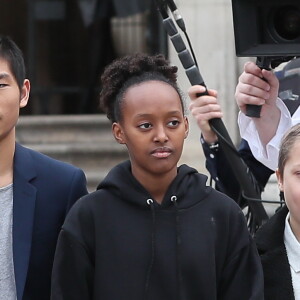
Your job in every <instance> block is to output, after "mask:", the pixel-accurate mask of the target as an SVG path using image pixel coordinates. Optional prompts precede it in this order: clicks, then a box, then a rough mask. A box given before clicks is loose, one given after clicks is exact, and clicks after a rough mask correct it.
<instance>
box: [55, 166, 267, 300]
mask: <svg viewBox="0 0 300 300" xmlns="http://www.w3.org/2000/svg"><path fill="white" fill-rule="evenodd" d="M206 180H207V178H206V176H204V175H202V174H199V173H198V172H197V171H196V170H195V169H192V168H190V167H188V166H186V165H182V166H181V167H179V168H178V175H177V176H176V178H175V179H174V181H173V182H172V184H171V185H170V187H169V188H168V190H167V192H166V195H165V197H164V199H163V202H162V204H161V205H160V204H158V203H157V202H155V201H153V199H152V197H151V195H150V194H149V193H148V192H147V191H146V190H145V189H144V187H143V186H142V185H141V184H140V183H139V182H138V181H137V180H136V179H135V178H134V177H133V175H132V173H131V168H130V162H129V161H128V162H124V163H122V164H120V165H118V166H116V167H115V168H113V169H112V170H111V171H110V173H109V174H108V175H107V177H106V178H105V179H104V181H103V182H102V183H101V184H100V185H99V187H98V191H96V192H94V193H91V194H90V195H87V196H85V197H83V198H81V199H80V200H79V201H78V202H77V203H76V204H75V205H74V206H73V208H72V209H71V211H70V213H69V215H68V217H67V219H66V221H65V224H64V226H63V228H62V230H61V233H60V236H59V241H58V245H57V249H56V255H55V261H54V269H53V277H52V299H55V300H60V299H63V300H77V299H78V300H79V299H80V300H88V299H95V300H122V299H124V300H146V299H147V300H173V299H174V300H175V299H176V300H177V299H178V300H179V299H180V300H183V299H184V300H206V299H207V300H214V299H228V300H229V299H230V300H234V299H236V300H248V299H253V300H254V299H258V300H261V299H263V275H262V269H261V264H260V259H259V257H258V254H257V251H256V248H255V246H254V243H253V241H252V239H251V237H250V235H249V233H248V230H247V226H246V222H245V218H244V215H243V213H242V211H241V210H240V208H239V207H238V206H237V205H236V203H235V202H234V201H233V200H231V199H230V198H228V197H227V196H225V195H223V194H221V193H219V192H217V191H215V190H214V189H212V188H211V187H208V186H206Z"/></svg>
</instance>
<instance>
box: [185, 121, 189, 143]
mask: <svg viewBox="0 0 300 300" xmlns="http://www.w3.org/2000/svg"><path fill="white" fill-rule="evenodd" d="M184 127H185V134H184V138H185V139H186V138H187V137H188V135H189V120H188V118H187V117H184Z"/></svg>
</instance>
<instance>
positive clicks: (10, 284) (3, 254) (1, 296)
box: [0, 184, 17, 300]
mask: <svg viewBox="0 0 300 300" xmlns="http://www.w3.org/2000/svg"><path fill="white" fill-rule="evenodd" d="M12 224H13V184H9V185H8V186H5V187H2V188H0V300H16V299H17V296H16V283H15V273H14V263H13V247H12Z"/></svg>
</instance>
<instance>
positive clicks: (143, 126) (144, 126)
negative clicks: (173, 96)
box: [138, 120, 179, 129]
mask: <svg viewBox="0 0 300 300" xmlns="http://www.w3.org/2000/svg"><path fill="white" fill-rule="evenodd" d="M178 124H179V121H178V120H172V121H170V122H169V123H168V124H167V126H170V127H177V126H178ZM138 127H139V128H141V129H149V128H152V127H153V126H152V124H150V123H143V124H141V125H139V126H138Z"/></svg>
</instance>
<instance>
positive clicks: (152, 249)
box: [144, 199, 156, 300]
mask: <svg viewBox="0 0 300 300" xmlns="http://www.w3.org/2000/svg"><path fill="white" fill-rule="evenodd" d="M147 204H148V205H150V207H151V212H152V234H151V262H150V265H149V268H148V271H147V276H146V284H145V297H144V299H145V300H146V299H147V298H148V291H149V285H150V277H151V271H152V268H153V265H154V258H155V230H156V228H155V227H156V226H155V225H156V218H155V207H154V203H153V200H152V199H147Z"/></svg>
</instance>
